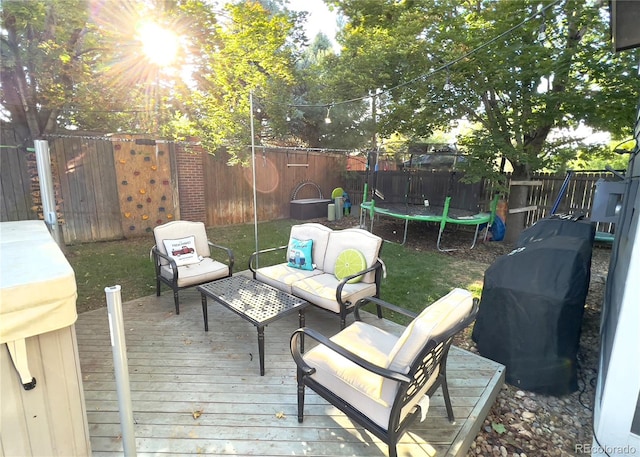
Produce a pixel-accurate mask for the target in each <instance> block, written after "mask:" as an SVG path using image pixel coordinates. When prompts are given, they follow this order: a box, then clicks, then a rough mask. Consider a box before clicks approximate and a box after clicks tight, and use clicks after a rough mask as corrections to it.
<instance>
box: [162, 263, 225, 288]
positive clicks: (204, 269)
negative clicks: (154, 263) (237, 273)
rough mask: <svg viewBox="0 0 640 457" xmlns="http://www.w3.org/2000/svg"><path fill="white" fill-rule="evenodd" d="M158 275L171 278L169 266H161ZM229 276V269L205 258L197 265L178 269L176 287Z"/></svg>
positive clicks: (222, 264) (171, 272) (171, 273)
mask: <svg viewBox="0 0 640 457" xmlns="http://www.w3.org/2000/svg"><path fill="white" fill-rule="evenodd" d="M160 274H161V275H162V276H164V277H165V278H167V279H171V278H172V277H173V271H172V269H171V266H170V265H163V266H162V267H161V268H160ZM226 276H229V267H228V266H227V265H225V264H224V263H222V262H218V261H217V260H213V259H212V258H211V257H205V258H204V259H202V260H201V261H200V262H198V263H194V264H191V265H183V266H180V267H178V287H187V286H193V285H194V284H202V283H203V282H207V281H213V280H215V279H220V278H224V277H226Z"/></svg>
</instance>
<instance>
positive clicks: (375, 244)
mask: <svg viewBox="0 0 640 457" xmlns="http://www.w3.org/2000/svg"><path fill="white" fill-rule="evenodd" d="M381 246H382V238H380V237H379V236H376V235H374V234H372V233H370V232H367V231H366V230H363V229H358V228H352V229H344V230H334V231H333V232H331V233H330V234H329V242H328V245H327V250H326V254H325V257H324V268H323V270H324V272H325V273H331V274H332V275H333V274H334V273H335V265H336V259H337V258H338V256H339V255H340V253H341V252H342V251H344V250H345V249H349V248H354V249H357V250H358V251H360V252H361V253H362V254H363V255H364V257H365V259H367V268H369V267H372V266H373V264H374V263H375V262H376V260H378V256H379V254H380V247H381ZM316 259H317V257H316ZM375 280H376V277H375V272H371V273H367V274H366V275H364V277H363V279H362V282H365V283H369V284H370V283H374V282H375Z"/></svg>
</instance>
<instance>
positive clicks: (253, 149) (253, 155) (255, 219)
mask: <svg viewBox="0 0 640 457" xmlns="http://www.w3.org/2000/svg"><path fill="white" fill-rule="evenodd" d="M249 109H250V110H251V169H252V171H253V224H254V225H253V233H254V235H255V241H256V253H257V252H258V196H257V194H256V137H255V133H254V128H253V91H249ZM257 268H258V254H256V269H257Z"/></svg>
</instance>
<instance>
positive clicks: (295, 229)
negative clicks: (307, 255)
mask: <svg viewBox="0 0 640 457" xmlns="http://www.w3.org/2000/svg"><path fill="white" fill-rule="evenodd" d="M331 232H333V230H331V229H330V228H329V227H326V226H324V225H322V224H318V223H315V222H309V223H306V224H298V225H294V226H292V227H291V233H290V236H289V244H288V246H291V242H292V240H294V239H297V240H313V249H312V252H311V258H312V259H313V263H315V265H316V268H317V269H318V270H324V257H325V252H326V250H327V243H328V242H329V234H330V233H331ZM288 252H289V251H288V250H287V253H288ZM286 260H287V261H289V259H286Z"/></svg>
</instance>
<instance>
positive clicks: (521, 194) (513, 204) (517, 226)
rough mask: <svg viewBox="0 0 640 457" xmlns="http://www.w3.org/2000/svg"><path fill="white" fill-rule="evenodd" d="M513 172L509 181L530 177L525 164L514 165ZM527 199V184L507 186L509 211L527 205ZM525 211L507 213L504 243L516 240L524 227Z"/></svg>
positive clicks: (511, 242) (523, 179) (524, 179)
mask: <svg viewBox="0 0 640 457" xmlns="http://www.w3.org/2000/svg"><path fill="white" fill-rule="evenodd" d="M513 168H514V170H513V174H512V175H511V181H526V180H528V179H529V178H530V176H529V173H528V172H527V167H526V165H514V167H513ZM528 199H529V186H510V187H509V202H508V207H509V211H511V210H514V209H518V208H524V207H525V206H527V201H528ZM526 217H527V213H524V212H523V213H511V212H509V213H507V220H506V223H505V225H506V227H507V230H506V232H505V234H504V241H505V242H506V243H510V244H515V243H516V241H518V237H519V236H520V233H522V230H523V229H524V224H525V219H526Z"/></svg>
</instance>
